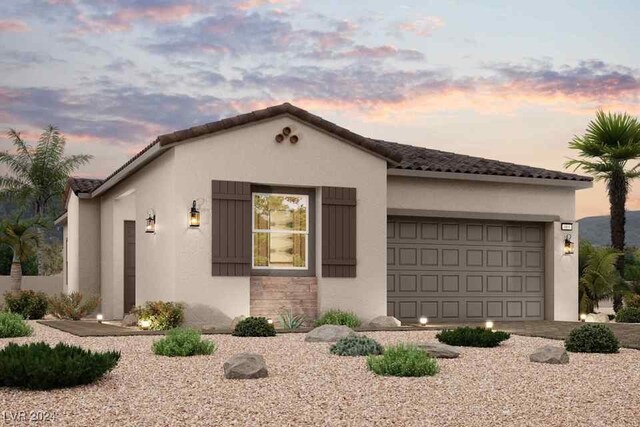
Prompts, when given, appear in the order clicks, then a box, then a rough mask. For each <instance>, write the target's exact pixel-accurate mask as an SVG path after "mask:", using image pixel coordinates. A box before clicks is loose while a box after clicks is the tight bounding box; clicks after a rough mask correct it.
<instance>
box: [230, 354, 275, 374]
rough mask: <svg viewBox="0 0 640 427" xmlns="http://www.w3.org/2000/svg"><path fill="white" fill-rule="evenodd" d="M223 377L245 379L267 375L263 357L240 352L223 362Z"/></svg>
mask: <svg viewBox="0 0 640 427" xmlns="http://www.w3.org/2000/svg"><path fill="white" fill-rule="evenodd" d="M223 368H224V377H225V378H227V379H237V380H246V379H253V378H265V377H268V376H269V371H267V364H266V362H265V361H264V358H263V357H262V356H261V355H259V354H256V353H240V354H236V355H235V356H233V357H232V358H231V359H229V360H227V361H226V362H224V366H223Z"/></svg>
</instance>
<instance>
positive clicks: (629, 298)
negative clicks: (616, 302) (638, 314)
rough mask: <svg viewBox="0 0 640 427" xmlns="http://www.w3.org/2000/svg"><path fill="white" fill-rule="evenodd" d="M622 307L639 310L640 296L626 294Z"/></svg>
mask: <svg viewBox="0 0 640 427" xmlns="http://www.w3.org/2000/svg"><path fill="white" fill-rule="evenodd" d="M624 305H625V306H627V307H633V308H639V309H640V294H635V293H634V294H632V293H630V294H628V295H625V297H624Z"/></svg>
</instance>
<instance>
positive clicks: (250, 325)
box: [233, 317, 276, 337]
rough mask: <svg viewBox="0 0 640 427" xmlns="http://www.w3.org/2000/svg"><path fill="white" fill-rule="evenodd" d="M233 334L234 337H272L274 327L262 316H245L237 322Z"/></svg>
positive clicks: (274, 330)
mask: <svg viewBox="0 0 640 427" xmlns="http://www.w3.org/2000/svg"><path fill="white" fill-rule="evenodd" d="M233 335H234V336H236V337H274V336H275V335H276V329H275V328H274V327H273V325H272V324H271V323H269V322H268V321H267V319H266V318H264V317H247V318H246V319H242V320H241V321H239V322H238V324H237V325H236V327H235V329H234V330H233Z"/></svg>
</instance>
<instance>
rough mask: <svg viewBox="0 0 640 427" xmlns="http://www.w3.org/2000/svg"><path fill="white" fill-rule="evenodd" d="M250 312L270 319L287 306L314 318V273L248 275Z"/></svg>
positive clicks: (316, 311)
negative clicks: (311, 275) (299, 275)
mask: <svg viewBox="0 0 640 427" xmlns="http://www.w3.org/2000/svg"><path fill="white" fill-rule="evenodd" d="M250 283H251V290H250V313H251V316H263V317H266V318H268V319H273V321H274V322H275V323H276V324H277V323H278V320H279V317H280V313H282V312H283V311H284V310H291V311H292V312H293V313H294V314H301V313H304V314H305V315H306V316H307V319H310V320H314V319H317V318H318V279H317V278H315V277H272V276H253V277H251V282H250Z"/></svg>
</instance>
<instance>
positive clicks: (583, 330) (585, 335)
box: [564, 323, 620, 353]
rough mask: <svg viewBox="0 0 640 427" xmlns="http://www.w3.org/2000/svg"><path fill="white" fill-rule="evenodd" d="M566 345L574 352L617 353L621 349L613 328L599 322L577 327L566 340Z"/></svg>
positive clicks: (568, 349)
mask: <svg viewBox="0 0 640 427" xmlns="http://www.w3.org/2000/svg"><path fill="white" fill-rule="evenodd" d="M564 346H565V347H566V349H567V351H571V352H574V353H617V352H618V350H619V349H620V343H618V339H617V338H616V336H615V335H614V334H613V332H612V331H611V328H609V327H608V326H606V325H603V324H597V323H587V324H584V325H582V326H579V327H577V328H575V329H574V330H573V331H571V332H570V333H569V336H568V337H567V339H566V340H565V341H564Z"/></svg>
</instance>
